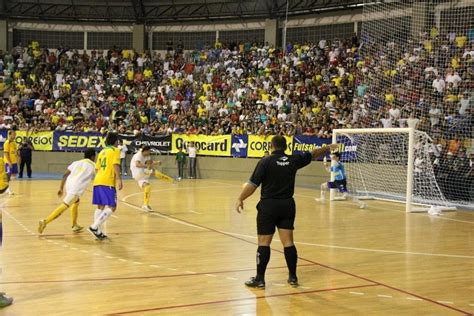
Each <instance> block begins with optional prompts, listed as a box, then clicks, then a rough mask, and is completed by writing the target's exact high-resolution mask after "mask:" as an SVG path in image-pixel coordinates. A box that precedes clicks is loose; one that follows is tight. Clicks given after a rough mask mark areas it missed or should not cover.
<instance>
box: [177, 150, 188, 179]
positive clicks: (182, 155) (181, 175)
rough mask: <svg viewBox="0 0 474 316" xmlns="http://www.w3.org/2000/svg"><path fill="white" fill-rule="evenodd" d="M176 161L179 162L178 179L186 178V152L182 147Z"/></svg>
mask: <svg viewBox="0 0 474 316" xmlns="http://www.w3.org/2000/svg"><path fill="white" fill-rule="evenodd" d="M176 163H177V164H178V180H181V179H183V178H184V165H185V164H186V154H185V153H184V152H183V148H182V147H180V148H179V151H178V152H177V153H176Z"/></svg>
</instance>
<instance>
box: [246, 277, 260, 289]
mask: <svg viewBox="0 0 474 316" xmlns="http://www.w3.org/2000/svg"><path fill="white" fill-rule="evenodd" d="M245 285H246V286H248V287H253V288H256V289H264V288H265V281H264V280H258V279H257V278H256V277H251V278H250V279H249V280H248V281H246V282H245Z"/></svg>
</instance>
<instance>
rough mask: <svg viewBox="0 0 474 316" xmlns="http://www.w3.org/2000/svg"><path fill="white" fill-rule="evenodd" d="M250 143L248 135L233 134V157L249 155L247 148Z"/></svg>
mask: <svg viewBox="0 0 474 316" xmlns="http://www.w3.org/2000/svg"><path fill="white" fill-rule="evenodd" d="M248 143H249V137H248V135H233V136H232V151H231V153H232V157H238V158H245V157H247V148H248Z"/></svg>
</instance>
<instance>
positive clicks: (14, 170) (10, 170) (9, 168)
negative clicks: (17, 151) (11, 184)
mask: <svg viewBox="0 0 474 316" xmlns="http://www.w3.org/2000/svg"><path fill="white" fill-rule="evenodd" d="M5 173H6V174H18V164H16V163H14V164H11V165H9V164H5Z"/></svg>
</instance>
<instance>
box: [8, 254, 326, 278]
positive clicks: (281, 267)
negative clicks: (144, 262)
mask: <svg viewBox="0 0 474 316" xmlns="http://www.w3.org/2000/svg"><path fill="white" fill-rule="evenodd" d="M114 258H115V257H114ZM119 260H125V259H119ZM314 266H317V264H314V263H306V264H302V265H298V267H314ZM279 269H287V266H278V267H268V268H267V270H279ZM173 270H174V271H176V270H177V269H173ZM254 270H255V268H248V269H236V270H225V271H211V272H209V271H205V272H193V271H186V273H180V274H170V275H148V276H129V277H115V278H90V279H76V280H67V279H61V280H30V281H6V282H0V284H38V283H40V284H41V283H73V282H103V281H125V280H148V279H167V278H175V277H193V276H202V275H216V274H226V273H240V272H247V271H254ZM229 278H231V279H233V280H238V279H236V278H232V277H229Z"/></svg>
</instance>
